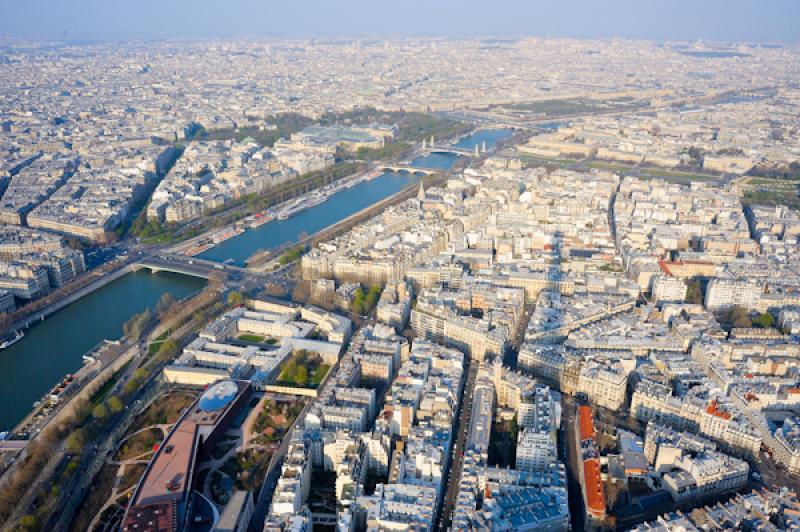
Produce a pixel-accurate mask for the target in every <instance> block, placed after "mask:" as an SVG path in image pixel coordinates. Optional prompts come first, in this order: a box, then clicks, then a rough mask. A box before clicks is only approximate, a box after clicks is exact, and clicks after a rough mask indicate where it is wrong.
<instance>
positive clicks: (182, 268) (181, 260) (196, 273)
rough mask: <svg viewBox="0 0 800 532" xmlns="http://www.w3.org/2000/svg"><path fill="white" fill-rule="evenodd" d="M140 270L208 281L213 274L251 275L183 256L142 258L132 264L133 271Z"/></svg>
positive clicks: (232, 266) (236, 267)
mask: <svg viewBox="0 0 800 532" xmlns="http://www.w3.org/2000/svg"><path fill="white" fill-rule="evenodd" d="M142 268H147V269H148V270H151V271H152V272H154V273H155V272H172V273H180V274H182V275H189V276H192V277H201V278H203V279H208V278H210V277H211V276H212V275H214V274H215V273H216V274H218V275H223V276H227V275H229V274H231V273H239V274H242V275H252V274H253V272H252V271H250V270H248V269H246V268H241V267H239V266H234V265H231V264H223V263H220V262H214V261H210V260H205V259H198V258H197V257H186V256H184V255H152V256H147V257H142V259H141V260H138V261H136V262H134V263H133V269H134V270H140V269H142Z"/></svg>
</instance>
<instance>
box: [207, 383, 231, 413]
mask: <svg viewBox="0 0 800 532" xmlns="http://www.w3.org/2000/svg"><path fill="white" fill-rule="evenodd" d="M238 393H239V387H238V386H237V385H236V383H235V382H233V381H221V382H218V383H216V384H214V385H213V386H211V388H209V389H208V390H206V391H205V393H203V395H202V396H200V402H199V403H198V407H199V408H200V410H203V411H205V412H216V411H218V410H223V409H224V408H226V407H227V406H228V405H229V404H230V403H231V401H233V399H234V398H235V397H236V394H238Z"/></svg>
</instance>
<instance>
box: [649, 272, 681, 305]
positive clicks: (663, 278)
mask: <svg viewBox="0 0 800 532" xmlns="http://www.w3.org/2000/svg"><path fill="white" fill-rule="evenodd" d="M687 290H688V287H687V286H686V282H685V281H684V280H683V279H680V278H678V277H671V276H669V275H659V276H657V277H656V278H655V279H653V289H652V296H653V301H655V302H656V303H683V302H684V301H685V300H686V291H687Z"/></svg>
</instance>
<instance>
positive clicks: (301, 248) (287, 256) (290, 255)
mask: <svg viewBox="0 0 800 532" xmlns="http://www.w3.org/2000/svg"><path fill="white" fill-rule="evenodd" d="M305 250H306V247H305V245H303V244H297V245H296V246H292V247H290V248H289V249H287V250H286V252H284V254H283V255H281V258H280V259H278V262H279V263H280V265H281V266H286V265H287V264H291V263H292V262H294V261H296V260H297V259H299V258H300V257H301V256H302V255H303V252H305Z"/></svg>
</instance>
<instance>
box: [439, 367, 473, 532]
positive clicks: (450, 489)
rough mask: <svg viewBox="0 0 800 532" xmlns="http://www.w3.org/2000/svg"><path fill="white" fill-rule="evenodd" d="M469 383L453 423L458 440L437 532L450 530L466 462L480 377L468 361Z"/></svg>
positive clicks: (441, 502)
mask: <svg viewBox="0 0 800 532" xmlns="http://www.w3.org/2000/svg"><path fill="white" fill-rule="evenodd" d="M465 361H466V365H465V366H466V367H465V369H466V370H467V382H466V384H465V385H464V393H463V394H462V395H461V402H460V407H459V412H458V415H457V417H456V419H455V423H453V432H454V433H456V440H455V443H454V445H453V448H452V450H451V453H452V460H450V467H449V473H446V474H445V478H446V479H447V488H446V490H447V491H446V492H445V496H444V498H443V499H442V501H440V503H439V508H438V510H439V512H438V513H439V516H440V518H439V523H438V525H437V527H436V528H435V530H442V531H444V530H449V529H450V524H451V522H452V517H453V508H454V507H455V503H456V499H457V498H458V488H459V484H460V480H461V467H462V462H463V460H464V449H465V448H466V446H467V437H468V436H469V421H470V418H471V415H472V394H473V392H474V391H475V378H476V377H477V375H478V364H476V363H470V361H469V359H466V358H465Z"/></svg>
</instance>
